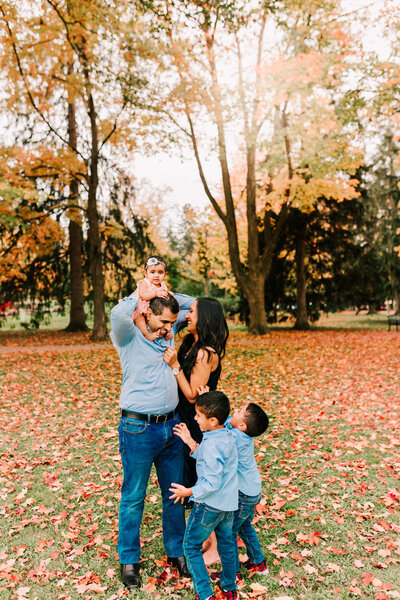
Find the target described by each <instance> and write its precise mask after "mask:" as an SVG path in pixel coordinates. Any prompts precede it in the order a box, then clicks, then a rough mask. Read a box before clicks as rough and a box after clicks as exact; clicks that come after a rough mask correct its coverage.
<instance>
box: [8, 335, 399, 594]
mask: <svg viewBox="0 0 400 600" xmlns="http://www.w3.org/2000/svg"><path fill="white" fill-rule="evenodd" d="M49 336H50V339H49ZM51 339H53V341H55V342H56V343H61V338H60V339H58V337H57V334H53V335H52V334H48V335H47V336H45V337H44V338H42V339H40V338H35V339H33V340H31V343H34V344H35V343H45V344H46V345H48V344H49V343H51ZM75 341H76V342H77V343H78V344H82V343H84V342H85V341H87V338H86V337H85V336H77V337H76V338H75ZM3 342H5V339H4V337H3ZM12 343H13V342H12ZM62 343H63V344H66V343H69V344H71V343H72V341H71V338H69V341H68V342H67V341H65V340H64V339H62ZM15 345H20V344H19V343H18V344H15ZM399 364H400V334H397V333H395V332H390V333H388V332H384V331H314V332H308V333H298V332H294V331H274V332H271V333H270V334H268V335H266V336H264V337H262V338H258V339H255V338H249V337H246V336H244V335H243V334H242V333H239V334H234V335H233V336H232V338H231V339H230V342H229V350H228V354H227V356H226V358H225V359H224V364H223V379H222V382H221V389H223V390H224V391H225V392H226V393H227V394H228V395H229V397H230V398H231V400H232V404H233V405H240V404H242V403H243V402H246V401H248V400H250V399H251V400H254V401H256V402H259V403H261V404H263V405H264V406H265V408H266V409H267V411H268V414H269V415H270V416H271V427H270V429H269V431H268V432H267V433H266V434H265V435H264V436H263V437H262V439H259V440H258V449H257V458H258V462H259V466H260V470H261V473H262V478H263V499H262V502H261V504H260V505H259V507H258V511H257V523H256V527H257V528H258V532H259V536H260V539H261V542H262V545H263V548H264V550H265V556H266V559H267V562H268V564H269V566H270V575H269V576H267V577H261V576H257V575H254V576H252V577H249V578H247V579H246V580H245V583H244V586H243V587H242V588H241V590H240V598H243V599H245V598H262V599H276V598H279V599H282V598H292V599H293V600H296V599H303V598H304V599H307V600H329V599H334V598H335V599H337V598H340V599H347V598H349V599H350V598H357V597H359V598H371V599H375V600H385V599H387V600H390V599H392V598H400V518H399V509H400V483H399V480H400V382H399V368H398V366H399ZM0 377H1V385H2V407H1V423H0V426H1V455H2V456H1V472H0V478H1V485H0V489H1V492H0V496H1V504H0V514H1V519H0V577H1V579H0V597H1V598H5V599H8V598H10V599H11V598H12V599H15V600H23V599H25V598H26V599H29V600H33V599H35V598H38V599H46V600H47V599H48V600H56V599H60V600H69V599H71V600H75V599H92V598H104V599H105V600H115V599H117V598H120V597H126V596H127V595H128V592H126V591H125V590H124V589H123V588H122V586H121V583H120V581H119V576H118V575H119V569H118V559H117V552H116V536H117V531H118V503H119V497H120V484H121V466H120V460H119V454H118V440H117V434H116V428H117V421H118V394H119V386H120V379H121V373H120V366H119V362H118V358H117V355H116V353H115V351H114V350H113V348H112V346H110V347H109V348H108V347H104V346H103V347H99V349H84V348H81V346H77V347H76V348H75V349H74V350H72V349H71V350H69V351H68V352H62V353H48V352H40V353H29V354H28V353H21V352H10V353H6V354H2V355H1V366H0ZM159 499H160V495H159V490H158V486H157V481H156V479H155V477H154V476H153V478H152V481H151V482H150V485H149V488H148V497H147V501H146V509H145V510H146V512H145V515H146V516H145V520H144V524H143V528H142V537H143V559H144V560H143V563H142V572H143V576H144V577H143V579H144V586H143V589H142V590H141V591H139V592H136V593H134V594H133V596H134V597H135V598H138V599H144V598H147V599H149V600H152V599H153V598H154V599H156V598H159V599H160V598H166V597H167V596H170V597H172V598H181V599H182V600H186V599H188V600H189V599H192V598H194V592H193V590H192V589H191V588H190V585H189V584H188V583H185V581H180V580H179V579H177V578H176V577H175V574H174V573H173V572H171V570H170V569H169V568H167V567H166V565H165V564H164V563H163V555H164V549H163V545H162V539H161V535H160V511H161V507H160V502H159ZM216 568H217V567H216Z"/></svg>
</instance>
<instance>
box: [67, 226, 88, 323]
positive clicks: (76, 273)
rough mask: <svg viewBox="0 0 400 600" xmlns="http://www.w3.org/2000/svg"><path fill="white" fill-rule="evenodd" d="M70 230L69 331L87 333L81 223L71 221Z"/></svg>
mask: <svg viewBox="0 0 400 600" xmlns="http://www.w3.org/2000/svg"><path fill="white" fill-rule="evenodd" d="M68 230H69V264H70V285H71V295H70V299H71V308H70V314H69V324H68V327H67V331H87V330H88V327H87V325H86V317H85V310H84V298H83V272H82V228H81V226H80V225H79V223H76V222H75V221H70V222H69V226H68Z"/></svg>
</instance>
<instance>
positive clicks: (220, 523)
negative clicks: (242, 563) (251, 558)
mask: <svg viewBox="0 0 400 600" xmlns="http://www.w3.org/2000/svg"><path fill="white" fill-rule="evenodd" d="M232 523H233V512H228V511H223V510H218V509H216V508H212V507H211V506H207V504H199V503H197V502H195V503H194V505H193V508H192V510H191V513H190V516H189V519H188V522H187V525H186V532H185V537H184V540H183V549H184V551H185V556H186V562H187V565H188V567H189V571H190V573H191V574H192V577H193V585H194V589H195V590H196V592H197V594H198V596H199V599H200V600H205V599H206V598H209V596H211V594H212V593H213V591H212V588H211V585H210V578H209V575H208V572H207V569H206V566H205V564H204V559H203V555H202V553H201V547H202V544H203V542H204V541H205V540H206V539H207V538H208V537H209V535H210V534H211V532H212V531H215V535H216V536H217V546H218V552H219V556H220V558H221V563H222V573H221V577H220V584H221V587H222V588H223V589H224V590H235V589H236V570H235V565H236V562H235V544H236V542H234V541H233V537H232Z"/></svg>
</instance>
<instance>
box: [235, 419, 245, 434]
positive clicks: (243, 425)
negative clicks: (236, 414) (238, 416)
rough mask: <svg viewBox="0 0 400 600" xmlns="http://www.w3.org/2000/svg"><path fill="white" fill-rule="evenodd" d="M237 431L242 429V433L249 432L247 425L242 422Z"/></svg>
mask: <svg viewBox="0 0 400 600" xmlns="http://www.w3.org/2000/svg"><path fill="white" fill-rule="evenodd" d="M237 429H240V431H244V432H245V433H246V431H247V424H246V423H245V422H244V421H242V422H241V423H239V425H238V426H237Z"/></svg>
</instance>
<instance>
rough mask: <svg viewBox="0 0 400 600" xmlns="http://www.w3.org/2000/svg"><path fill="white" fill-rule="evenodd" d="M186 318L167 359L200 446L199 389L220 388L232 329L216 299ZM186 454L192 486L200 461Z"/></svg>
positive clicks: (198, 304)
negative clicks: (184, 331) (179, 341)
mask: <svg viewBox="0 0 400 600" xmlns="http://www.w3.org/2000/svg"><path fill="white" fill-rule="evenodd" d="M186 319H187V330H188V333H187V335H186V336H185V338H184V339H183V342H182V345H181V347H180V348H179V352H178V354H177V353H176V350H175V349H174V348H168V349H167V350H166V352H165V354H164V359H165V361H166V363H167V364H168V365H169V366H170V367H171V368H172V369H174V373H175V372H176V379H177V382H178V394H179V404H178V410H179V414H180V417H181V421H182V422H184V423H186V425H187V426H188V429H189V431H190V433H191V436H192V437H193V439H194V440H196V442H199V443H200V442H201V440H202V437H203V434H202V432H201V431H200V428H199V426H198V424H197V422H196V421H195V420H194V416H195V414H196V410H195V402H196V399H197V397H198V391H197V390H198V388H199V387H202V386H206V385H207V386H208V387H209V388H210V390H215V389H216V388H217V384H218V380H219V377H220V374H221V359H222V358H223V356H224V354H225V345H226V341H227V339H228V335H229V330H228V325H227V323H226V320H225V317H224V313H223V310H222V306H221V304H220V303H219V302H218V300H215V299H214V298H198V299H197V300H196V301H195V302H193V304H192V306H191V308H190V311H189V314H188V315H187V317H186ZM184 452H185V463H184V482H183V484H184V485H185V487H192V486H193V485H194V484H195V483H196V479H197V476H196V461H195V460H194V459H193V458H192V457H191V456H190V451H189V448H188V447H187V446H186V444H185V450H184ZM215 552H216V549H215ZM215 552H214V547H212V548H210V549H209V550H208V551H207V554H208V555H209V556H207V555H206V554H205V555H204V559H205V560H206V562H208V563H209V564H210V561H211V562H214V559H215V558H216V556H218V555H216V554H215ZM207 559H208V560H207Z"/></svg>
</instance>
